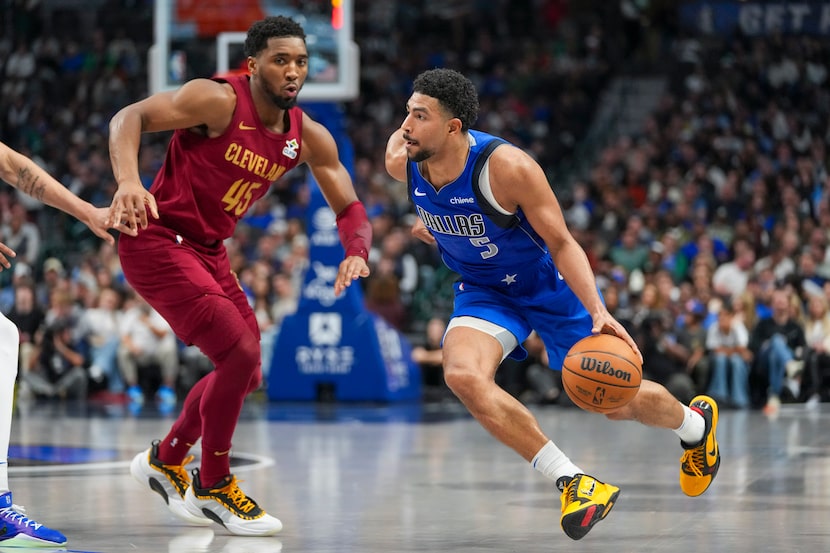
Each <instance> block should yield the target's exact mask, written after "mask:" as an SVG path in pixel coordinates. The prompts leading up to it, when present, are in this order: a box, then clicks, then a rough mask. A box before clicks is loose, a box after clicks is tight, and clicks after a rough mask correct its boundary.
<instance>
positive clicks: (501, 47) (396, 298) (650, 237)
mask: <svg viewBox="0 0 830 553" xmlns="http://www.w3.org/2000/svg"><path fill="white" fill-rule="evenodd" d="M80 4H83V6H81V5H80ZM80 4H79V3H70V2H58V1H46V0H0V9H2V13H3V19H2V24H0V25H2V29H0V30H2V32H0V75H2V78H1V79H0V83H2V84H0V115H2V118H0V139H1V140H3V141H4V142H6V143H7V144H9V145H10V146H12V147H14V148H16V149H18V150H19V151H21V152H22V153H24V154H26V155H28V156H30V157H32V158H33V159H35V160H36V161H37V162H38V163H39V164H41V165H42V166H44V167H45V168H47V170H48V171H49V172H50V173H51V174H52V175H54V176H55V177H56V178H57V179H58V180H60V181H61V182H62V183H64V184H65V185H66V186H67V187H68V188H70V189H71V190H72V191H73V192H75V193H76V194H78V195H79V196H81V197H83V198H85V199H87V200H89V201H90V202H92V203H94V204H96V205H100V206H105V205H109V201H110V199H111V198H112V194H113V193H114V190H115V183H114V180H113V176H112V173H111V169H110V165H109V158H108V152H107V125H108V122H109V119H110V118H111V117H112V115H113V114H114V113H115V112H116V111H117V110H118V109H120V108H121V107H123V106H124V105H126V104H128V103H130V102H133V101H135V100H137V99H140V98H142V97H144V96H146V95H147V93H148V90H147V82H148V80H147V64H146V60H147V56H146V53H147V50H148V48H149V46H150V44H151V43H152V40H153V36H152V29H153V21H152V13H153V10H152V2H150V1H149V0H100V1H98V2H93V3H89V5H87V4H84V3H80ZM681 4H682V3H681ZM678 9H679V7H678V5H677V3H675V2H669V1H659V0H651V1H649V0H621V1H616V0H615V1H601V2H600V1H596V2H590V1H589V2H574V1H569V0H490V1H484V0H424V1H422V2H403V1H399V0H390V1H387V2H382V3H379V2H369V1H368V0H356V1H355V29H354V36H355V40H356V42H357V43H358V45H359V47H360V51H361V89H360V90H361V92H360V96H359V98H357V99H356V100H354V101H350V102H346V103H344V104H343V109H344V110H345V113H346V114H347V119H346V120H347V132H348V134H349V136H350V138H351V140H352V141H353V144H354V150H355V156H356V157H355V168H354V175H353V178H354V182H355V187H356V189H357V192H358V195H359V196H360V198H361V199H362V200H363V202H364V203H365V204H366V207H367V211H368V213H369V215H370V218H371V220H372V224H373V227H374V239H375V243H374V247H373V250H372V252H371V255H370V262H371V266H372V270H373V274H372V276H371V277H370V278H369V279H368V280H367V281H366V282H365V283H364V284H363V286H364V297H365V302H366V305H367V308H368V309H370V310H372V311H374V312H376V313H377V314H379V315H380V316H382V317H383V318H384V319H386V320H387V322H389V323H390V324H391V325H393V326H394V327H396V328H397V329H399V330H400V331H401V332H403V333H404V334H405V335H407V336H408V337H409V338H410V339H411V341H412V342H413V344H415V345H416V346H418V347H416V348H415V349H414V352H413V355H415V357H416V360H417V361H418V362H419V363H421V364H422V368H423V375H424V383H425V385H426V389H427V397H431V394H434V395H435V396H437V397H442V396H444V395H445V393H446V389H445V388H444V387H443V382H442V379H441V375H440V355H439V356H438V357H436V354H435V352H436V351H438V350H439V349H440V336H441V334H442V332H443V328H444V327H443V325H445V324H446V319H447V317H448V315H449V314H450V312H451V310H452V290H451V287H450V286H449V283H450V282H451V281H452V280H454V278H455V276H454V275H453V274H451V273H450V272H449V271H448V270H447V269H445V268H444V267H443V265H442V264H441V262H440V260H439V259H438V257H437V255H436V251H435V250H434V249H432V248H430V247H427V246H426V245H424V244H421V243H420V242H417V241H415V240H414V239H412V238H411V237H410V235H409V227H410V226H411V224H412V215H411V213H410V211H409V204H408V200H407V198H406V190H405V187H404V186H402V185H400V184H399V183H396V182H394V181H391V179H390V178H389V177H388V176H387V175H386V172H385V170H384V167H383V152H384V147H385V143H386V139H387V137H388V136H389V134H390V133H391V132H392V131H393V130H394V129H395V128H396V126H397V125H398V124H399V123H400V121H401V120H402V118H403V116H404V106H405V103H406V99H407V98H408V96H409V94H410V85H411V82H412V79H413V78H414V77H415V76H416V75H417V74H418V73H419V72H420V71H422V70H424V69H428V68H432V67H437V66H446V67H452V68H455V69H458V70H460V71H462V72H464V73H465V74H467V75H468V76H470V77H471V78H472V79H473V80H474V82H475V83H476V85H477V86H478V89H479V93H480V96H481V113H480V117H479V120H478V123H477V125H476V127H477V128H479V129H481V130H485V131H488V132H492V133H494V134H498V135H501V136H504V137H505V138H507V139H508V140H510V141H512V142H513V143H514V144H516V145H517V146H519V147H521V148H523V149H525V150H527V151H528V152H530V153H531V154H532V155H533V156H534V157H535V158H536V159H537V160H538V161H539V162H540V164H541V165H542V167H543V168H544V169H545V171H546V172H547V174H548V176H549V178H550V182H551V185H552V186H553V188H554V190H555V191H556V193H557V195H558V197H559V199H560V202H561V204H562V208H563V211H564V214H565V217H566V220H567V221H568V223H569V226H570V228H571V230H572V232H573V233H574V235H575V236H576V238H577V239H578V241H579V242H580V243H581V244H582V245H583V246H584V247H585V249H586V251H587V253H588V256H589V259H590V261H591V264H592V266H593V268H594V270H595V273H596V275H597V279H598V284H599V286H600V288H601V290H602V292H603V294H604V297H605V299H606V302H607V303H608V305H609V307H610V308H611V310H612V312H613V313H614V314H615V316H616V317H617V318H618V319H620V320H621V321H623V322H624V324H626V325H627V326H628V328H629V329H630V331H631V333H632V335H634V336H635V338H636V339H637V341H638V343H639V344H640V347H641V349H642V350H643V353H644V356H645V365H644V371H645V373H646V374H647V375H648V376H650V377H651V378H652V379H655V380H657V381H659V382H661V383H663V384H665V385H666V386H667V387H669V389H670V390H671V391H672V392H673V393H674V394H675V395H677V396H678V398H679V399H681V400H683V401H684V402H686V401H688V399H690V398H691V397H692V396H693V395H695V394H696V393H706V392H708V393H709V394H710V395H713V396H715V397H716V398H718V399H720V400H722V401H723V402H724V405H727V406H731V407H734V408H743V409H749V408H762V409H764V410H765V412H767V413H771V414H772V413H775V412H777V410H778V408H779V406H780V404H781V402H800V403H804V405H805V407H806V408H810V407H813V406H815V405H816V404H817V403H818V402H820V401H830V313H828V300H830V250H828V238H830V235H829V234H828V232H830V176H829V175H828V149H827V144H828V141H830V86H828V68H830V37H829V36H827V35H825V36H822V35H820V34H794V33H770V34H764V35H763V36H752V35H746V34H741V33H729V34H721V35H714V34H696V33H692V32H689V31H688V30H687V29H685V28H684V27H683V26H682V25H680V24H679V21H678ZM167 139H168V136H166V135H164V134H160V135H152V136H149V135H148V136H147V137H146V139H145V141H144V143H143V147H142V150H141V154H140V166H141V170H142V175H143V176H144V178H145V184H146V185H147V186H148V187H149V185H150V183H151V182H152V178H153V176H154V174H155V171H156V170H157V169H158V167H159V166H160V163H161V160H162V159H163V154H164V148H165V145H166V141H167ZM273 188H274V189H273V193H272V194H271V195H269V196H268V197H266V198H264V199H263V200H261V201H260V202H258V203H257V204H256V205H255V206H254V208H253V209H252V210H251V212H250V213H249V214H248V216H246V218H245V219H244V220H243V222H242V224H240V226H239V228H238V231H237V233H236V235H235V236H234V237H233V238H232V239H230V240H228V242H227V245H228V247H229V251H230V252H231V254H232V259H233V264H234V269H235V270H236V271H237V274H238V275H239V276H240V280H241V283H242V285H243V287H244V289H245V290H246V292H247V293H248V295H249V297H250V301H251V304H252V305H253V306H254V309H255V311H256V313H257V317H258V318H259V320H260V324H261V328H262V331H263V336H264V344H265V346H266V347H265V348H264V352H263V356H264V357H266V359H268V361H267V362H266V363H265V364H266V365H268V364H270V358H267V355H268V346H269V344H272V343H273V340H274V336H275V334H276V333H277V332H279V326H280V323H281V321H282V319H283V318H284V317H285V316H286V315H287V314H289V313H292V312H293V310H294V309H295V308H296V305H297V299H298V295H299V287H300V284H301V282H302V278H303V274H304V271H305V268H306V266H307V260H308V240H307V237H306V235H305V230H304V219H303V216H304V213H303V206H304V205H305V203H306V202H307V201H308V190H307V189H306V178H305V175H304V174H303V173H302V172H301V171H297V172H296V174H289V175H288V176H286V177H285V178H283V179H282V180H280V181H279V182H278V183H276V185H275V186H274V187H273ZM0 222H1V223H2V227H0V240H2V241H3V242H5V243H6V244H8V245H9V246H10V247H12V248H14V249H15V250H16V251H17V254H18V255H17V258H16V259H15V260H14V264H13V268H12V269H11V270H8V271H3V272H2V273H0V288H1V290H0V308H1V309H2V310H3V312H4V313H6V314H7V315H8V316H9V318H11V319H12V320H13V321H14V322H16V323H17V324H18V326H19V327H20V329H21V343H22V344H21V345H22V348H21V352H22V355H21V364H22V369H23V370H22V371H21V382H22V383H23V384H22V385H21V392H22V393H26V394H31V395H35V396H39V397H68V396H72V397H84V398H86V397H89V398H91V399H102V400H105V401H117V400H118V399H119V398H123V399H124V400H125V401H129V402H130V403H131V404H132V405H136V406H140V405H141V403H142V402H143V401H144V394H145V392H147V391H148V386H149V385H152V391H151V393H153V394H155V395H156V399H157V400H158V401H159V402H160V404H161V405H167V406H171V408H172V406H173V405H175V401H176V396H177V395H179V397H180V396H181V394H182V392H183V390H186V389H187V387H189V385H191V384H192V382H193V381H194V379H195V378H197V377H198V375H199V374H200V373H201V372H203V371H206V370H210V367H209V363H206V361H205V359H204V358H202V357H201V355H200V354H199V353H198V352H194V351H191V350H190V349H189V348H185V347H183V345H182V344H180V343H177V341H176V339H175V337H174V336H173V335H172V334H171V332H170V329H169V327H168V326H167V325H166V323H165V322H164V321H163V320H162V319H161V318H160V317H158V316H157V315H156V314H155V313H153V312H152V310H150V309H149V308H148V306H147V305H146V303H144V302H143V301H142V300H141V298H138V297H135V294H133V293H132V292H131V290H130V289H129V287H128V286H127V285H126V283H125V282H124V279H123V277H122V275H121V273H120V269H119V265H118V259H117V255H115V252H114V251H113V249H112V248H111V247H109V246H107V245H106V244H103V243H102V242H101V241H100V240H98V239H97V238H95V237H94V236H93V235H91V234H90V233H89V232H88V231H86V229H85V227H84V226H83V225H82V224H81V223H78V222H76V221H73V220H72V219H71V218H69V217H68V216H64V215H62V214H60V213H58V212H56V211H55V210H52V209H49V208H44V207H43V206H42V205H41V204H39V203H37V202H36V201H34V200H32V199H30V198H28V197H26V196H25V195H22V194H19V193H17V192H16V191H15V190H14V189H13V188H11V187H8V186H6V187H3V188H2V189H0ZM536 342H537V340H536V339H535V337H531V339H530V340H529V342H528V344H527V346H528V349H529V351H530V352H531V354H532V355H531V357H530V359H529V360H528V361H527V362H526V363H523V364H520V365H517V364H511V365H506V366H505V367H503V370H502V371H500V374H499V377H498V378H499V379H500V381H501V383H502V385H503V386H505V388H506V389H508V390H509V391H510V392H511V393H514V394H515V395H516V396H517V397H520V398H521V399H522V400H523V401H527V402H544V403H566V402H567V400H566V399H565V398H564V394H561V393H560V392H559V387H558V383H557V373H555V372H552V371H548V370H546V369H545V362H546V358H545V355H544V351H543V348H542V347H541V346H540V345H539V344H538V343H536ZM147 367H152V368H153V376H152V380H153V382H152V383H151V384H148V378H149V377H147V376H146V370H147ZM541 369H545V370H541Z"/></svg>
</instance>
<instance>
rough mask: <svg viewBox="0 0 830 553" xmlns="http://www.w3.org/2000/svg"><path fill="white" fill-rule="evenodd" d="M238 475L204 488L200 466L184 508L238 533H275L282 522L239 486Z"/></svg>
mask: <svg viewBox="0 0 830 553" xmlns="http://www.w3.org/2000/svg"><path fill="white" fill-rule="evenodd" d="M237 482H238V481H237V479H236V476H234V475H232V474H231V475H229V476H226V477H225V478H224V479H223V480H222V481H221V482H220V483H219V484H217V486H216V487H213V488H202V487H201V482H200V480H199V469H195V470H194V471H193V483H192V484H191V486H190V487H188V488H187V491H186V492H185V495H184V507H185V509H187V511H188V512H189V513H190V514H191V515H192V516H194V517H197V516H203V517H207V518H209V519H211V520H213V521H214V522H216V523H217V524H221V525H222V526H224V527H225V528H227V530H228V531H229V532H230V533H231V534H236V535H237V536H272V535H274V534H276V533H277V532H279V531H280V530H282V522H280V520H279V519H278V518H275V517H272V516H271V515H269V514H268V513H266V512H265V511H264V510H262V508H260V506H259V505H257V503H256V501H254V500H253V499H251V498H250V497H248V496H247V495H245V492H243V491H242V490H240V489H239V485H238V484H237Z"/></svg>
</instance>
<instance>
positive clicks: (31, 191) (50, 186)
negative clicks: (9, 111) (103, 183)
mask: <svg viewBox="0 0 830 553" xmlns="http://www.w3.org/2000/svg"><path fill="white" fill-rule="evenodd" d="M0 179H3V180H4V181H6V182H8V183H9V184H11V185H12V186H14V187H15V188H17V189H18V190H20V191H21V192H25V193H26V194H28V195H29V196H31V197H33V198H35V199H37V200H40V201H41V202H43V203H45V204H47V205H50V206H52V207H55V208H57V209H60V210H61V211H63V212H65V213H68V214H69V215H72V216H73V217H75V218H76V219H78V220H79V221H81V222H83V223H84V224H86V226H88V227H89V228H90V230H91V231H92V232H94V233H95V234H96V235H97V236H99V237H101V238H103V239H104V240H106V241H107V242H109V243H110V244H113V243H114V242H115V239H114V238H113V237H112V235H110V234H109V232H107V230H108V229H109V228H114V229H117V230H119V231H121V232H127V233H128V234H134V233H132V232H129V231H128V229H126V228H125V227H124V226H123V225H121V224H120V223H118V224H115V225H112V227H109V226H107V225H106V218H107V213H108V209H107V208H97V207H95V206H94V205H92V204H91V203H89V202H87V201H84V200H82V199H81V198H79V197H78V196H76V195H75V194H73V193H72V192H70V191H69V189H67V188H66V187H65V186H64V185H62V184H61V183H59V182H58V181H56V180H55V179H54V178H52V177H51V176H50V175H49V174H48V173H47V172H46V171H44V170H43V169H42V168H41V167H39V166H38V165H37V164H36V163H35V162H34V161H32V160H31V159H29V158H28V157H26V156H24V155H23V154H21V153H19V152H16V151H14V150H12V149H11V148H9V147H8V146H6V145H5V144H3V143H2V142H0Z"/></svg>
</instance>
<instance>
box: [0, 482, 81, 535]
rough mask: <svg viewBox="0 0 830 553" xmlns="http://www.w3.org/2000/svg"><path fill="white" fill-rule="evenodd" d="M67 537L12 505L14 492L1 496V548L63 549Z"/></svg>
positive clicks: (19, 507) (17, 506)
mask: <svg viewBox="0 0 830 553" xmlns="http://www.w3.org/2000/svg"><path fill="white" fill-rule="evenodd" d="M65 544H66V536H64V535H63V534H61V533H60V532H58V531H57V530H52V529H51V528H47V527H46V526H44V525H43V524H41V523H39V522H37V521H35V520H32V519H30V518H29V517H27V516H26V510H25V509H24V508H23V507H21V506H19V505H15V504H14V503H12V492H6V493H4V494H2V495H0V547H5V546H9V547H61V546H63V545H65Z"/></svg>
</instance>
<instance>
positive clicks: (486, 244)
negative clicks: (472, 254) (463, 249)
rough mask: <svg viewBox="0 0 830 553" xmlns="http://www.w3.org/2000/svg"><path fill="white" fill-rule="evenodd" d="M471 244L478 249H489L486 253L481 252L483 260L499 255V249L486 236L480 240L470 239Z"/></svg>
mask: <svg viewBox="0 0 830 553" xmlns="http://www.w3.org/2000/svg"><path fill="white" fill-rule="evenodd" d="M470 243H471V244H472V245H473V246H475V247H476V248H487V251H486V252H481V258H482V259H490V258H491V257H493V256H494V255H496V254H497V253H499V249H498V247H496V245H495V244H491V243H490V239H489V238H487V237H486V236H482V237H480V238H470Z"/></svg>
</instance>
